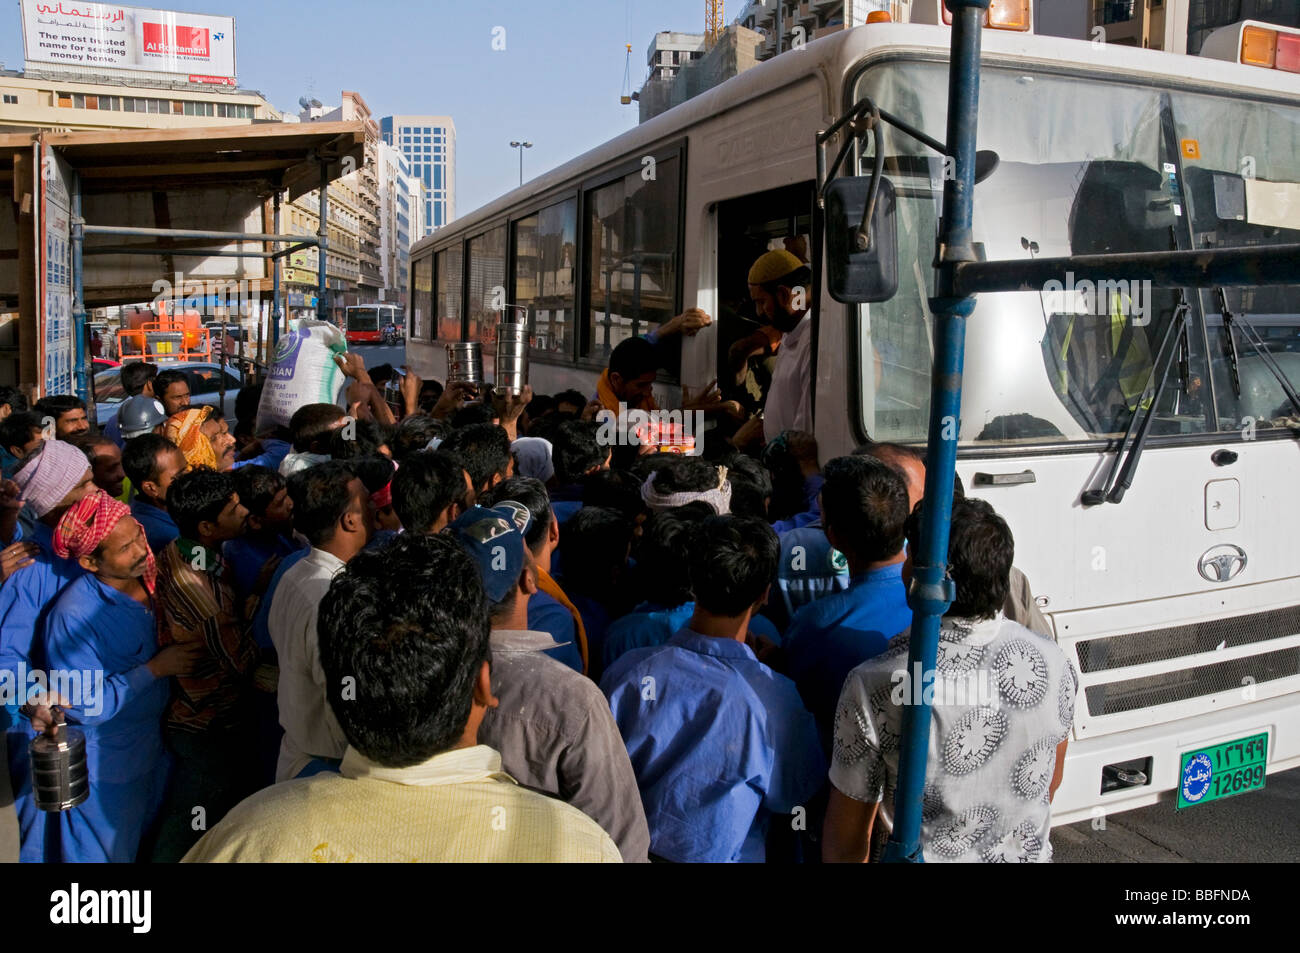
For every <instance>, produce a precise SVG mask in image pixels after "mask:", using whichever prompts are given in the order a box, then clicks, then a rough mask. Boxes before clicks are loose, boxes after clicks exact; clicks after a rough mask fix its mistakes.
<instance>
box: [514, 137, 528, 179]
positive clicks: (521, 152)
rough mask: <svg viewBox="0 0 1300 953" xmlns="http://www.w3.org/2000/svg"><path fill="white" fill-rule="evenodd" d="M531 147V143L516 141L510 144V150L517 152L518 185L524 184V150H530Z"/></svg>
mask: <svg viewBox="0 0 1300 953" xmlns="http://www.w3.org/2000/svg"><path fill="white" fill-rule="evenodd" d="M532 147H533V144H532V143H531V142H520V141H518V140H515V141H514V142H511V143H510V148H512V149H518V150H519V184H520V185H523V184H524V150H525V149H531V148H532Z"/></svg>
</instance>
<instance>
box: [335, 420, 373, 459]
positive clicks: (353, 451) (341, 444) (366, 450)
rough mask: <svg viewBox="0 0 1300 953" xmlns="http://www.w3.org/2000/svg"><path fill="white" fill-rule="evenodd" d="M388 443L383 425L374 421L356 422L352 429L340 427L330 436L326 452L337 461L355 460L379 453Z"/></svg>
mask: <svg viewBox="0 0 1300 953" xmlns="http://www.w3.org/2000/svg"><path fill="white" fill-rule="evenodd" d="M387 442H388V435H387V434H385V433H384V429H383V427H382V425H380V424H379V423H378V422H376V421H374V420H354V421H353V422H352V426H350V427H339V428H337V429H336V430H334V431H333V432H332V433H330V435H329V447H328V449H327V450H326V453H328V454H329V455H330V456H331V457H332V458H333V459H335V460H353V459H355V458H357V457H370V456H374V455H375V454H377V453H379V448H380V447H382V446H384V445H385V444H386V443H387Z"/></svg>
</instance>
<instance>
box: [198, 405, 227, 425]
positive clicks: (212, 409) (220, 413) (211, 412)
mask: <svg viewBox="0 0 1300 953" xmlns="http://www.w3.org/2000/svg"><path fill="white" fill-rule="evenodd" d="M192 406H194V407H206V408H208V416H207V417H206V418H205V419H204V423H207V421H209V420H214V421H216V422H217V423H221V421H223V420H225V419H226V412H225V411H224V410H222V409H221V408H220V407H218V406H217V405H216V404H194V405H192Z"/></svg>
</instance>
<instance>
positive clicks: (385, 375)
mask: <svg viewBox="0 0 1300 953" xmlns="http://www.w3.org/2000/svg"><path fill="white" fill-rule="evenodd" d="M366 373H367V374H369V375H370V383H372V384H374V385H375V386H376V387H378V388H380V389H381V390H382V389H383V386H384V385H385V384H387V383H388V382H389V381H390V380H392V379H393V373H394V371H393V365H392V364H380V365H379V366H378V367H372V368H370V369H369V370H367V371H366Z"/></svg>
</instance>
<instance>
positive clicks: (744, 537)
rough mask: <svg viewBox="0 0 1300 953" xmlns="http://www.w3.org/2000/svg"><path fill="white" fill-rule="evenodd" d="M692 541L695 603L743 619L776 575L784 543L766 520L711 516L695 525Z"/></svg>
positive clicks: (691, 568)
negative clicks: (781, 542)
mask: <svg viewBox="0 0 1300 953" xmlns="http://www.w3.org/2000/svg"><path fill="white" fill-rule="evenodd" d="M692 537H693V538H692V541H691V542H692V544H691V549H690V578H691V591H692V592H693V593H694V594H695V604H696V605H698V606H700V607H701V608H703V609H704V610H705V611H707V612H711V613H713V614H714V615H720V616H738V615H740V614H741V613H742V612H744V611H745V610H746V609H748V608H750V606H752V605H754V603H756V602H758V600H759V599H760V598H762V596H763V593H764V592H765V591H766V590H767V587H768V586H769V585H771V583H772V580H773V579H774V578H775V577H776V563H777V559H778V558H779V557H780V552H781V545H780V543H778V542H777V538H776V533H775V532H773V531H772V527H770V526H768V525H767V523H765V522H764V521H763V520H761V519H757V518H755V517H751V516H710V517H708V518H707V519H705V520H703V521H702V522H700V523H697V524H696V525H695V527H694V529H693V531H692Z"/></svg>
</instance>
